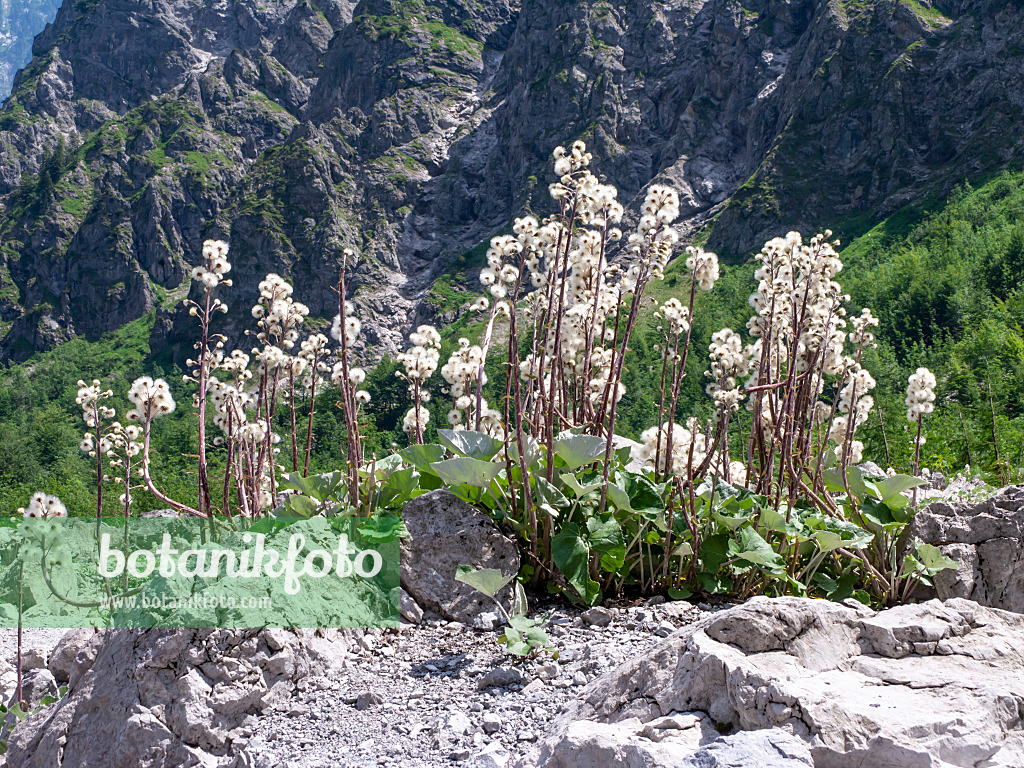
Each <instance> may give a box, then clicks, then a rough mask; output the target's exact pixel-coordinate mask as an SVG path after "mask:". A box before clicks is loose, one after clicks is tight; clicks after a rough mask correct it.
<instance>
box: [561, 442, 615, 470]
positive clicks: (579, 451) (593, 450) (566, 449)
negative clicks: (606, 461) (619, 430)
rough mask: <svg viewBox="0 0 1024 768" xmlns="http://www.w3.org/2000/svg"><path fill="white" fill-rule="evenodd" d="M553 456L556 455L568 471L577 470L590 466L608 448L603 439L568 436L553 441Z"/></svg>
mask: <svg viewBox="0 0 1024 768" xmlns="http://www.w3.org/2000/svg"><path fill="white" fill-rule="evenodd" d="M554 447H555V454H557V455H558V457H559V458H561V459H562V461H564V462H565V466H566V467H568V468H569V469H579V468H580V467H582V466H583V465H584V464H590V463H591V462H593V461H596V460H597V459H599V458H602V457H603V456H604V454H605V450H606V449H607V447H608V443H607V441H606V440H605V439H604V438H603V437H596V436H594V435H570V436H568V437H560V438H558V439H557V440H555V444H554Z"/></svg>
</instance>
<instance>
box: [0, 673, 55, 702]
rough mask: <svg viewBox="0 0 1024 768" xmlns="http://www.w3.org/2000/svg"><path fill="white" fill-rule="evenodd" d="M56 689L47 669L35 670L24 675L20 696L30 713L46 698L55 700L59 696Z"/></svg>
mask: <svg viewBox="0 0 1024 768" xmlns="http://www.w3.org/2000/svg"><path fill="white" fill-rule="evenodd" d="M57 687H58V686H57V681H56V680H55V679H54V677H53V675H52V674H50V670H48V669H45V668H36V669H34V670H32V671H30V672H28V673H27V674H25V677H24V680H23V681H22V683H21V695H22V698H23V699H24V700H25V703H26V704H27V705H28V710H29V711H31V710H33V709H35V708H36V707H38V706H40V705H41V704H42V701H43V699H44V698H46V697H47V696H50V697H52V698H57V696H58V694H59V692H58V690H57ZM10 703H12V704H13V703H14V702H13V701H12V702H10Z"/></svg>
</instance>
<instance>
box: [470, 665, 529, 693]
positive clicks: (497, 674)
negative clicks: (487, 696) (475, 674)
mask: <svg viewBox="0 0 1024 768" xmlns="http://www.w3.org/2000/svg"><path fill="white" fill-rule="evenodd" d="M524 682H526V680H525V678H524V677H523V673H522V672H520V671H519V670H518V669H515V668H510V667H495V668H494V669H492V670H490V671H489V672H487V673H485V674H484V675H482V676H481V677H480V679H479V680H477V681H476V687H477V688H504V687H505V686H506V685H518V684H522V683H524Z"/></svg>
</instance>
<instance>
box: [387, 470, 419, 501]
mask: <svg viewBox="0 0 1024 768" xmlns="http://www.w3.org/2000/svg"><path fill="white" fill-rule="evenodd" d="M419 487H420V473H419V472H417V471H416V469H415V468H414V467H406V468H405V469H400V470H398V471H397V472H392V473H391V475H390V476H389V477H388V479H387V480H386V481H384V482H383V483H382V484H381V485H380V491H379V495H378V496H377V504H378V505H379V506H381V507H399V506H401V505H402V504H404V503H405V502H406V501H408V500H409V499H410V498H411V497H412V495H413V493H414V492H415V491H416V490H417V489H418V488H419Z"/></svg>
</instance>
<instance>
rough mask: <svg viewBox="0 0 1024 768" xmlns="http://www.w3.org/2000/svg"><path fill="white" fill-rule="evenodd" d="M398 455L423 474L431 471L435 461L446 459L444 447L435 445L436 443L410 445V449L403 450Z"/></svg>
mask: <svg viewBox="0 0 1024 768" xmlns="http://www.w3.org/2000/svg"><path fill="white" fill-rule="evenodd" d="M398 454H399V455H400V456H401V457H402V458H403V459H405V461H406V462H408V463H409V464H412V465H413V466H414V467H416V469H418V470H420V471H421V472H423V471H425V470H429V469H430V465H431V464H433V463H434V462H435V461H441V459H443V458H444V446H441V445H435V444H434V443H428V444H426V445H410V446H409V447H408V448H403V449H402V450H401V451H399V452H398Z"/></svg>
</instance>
